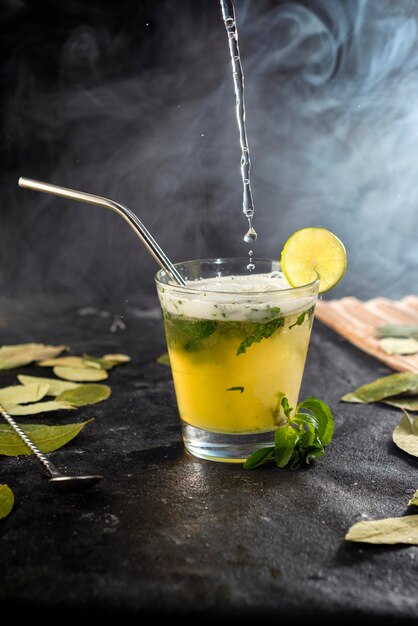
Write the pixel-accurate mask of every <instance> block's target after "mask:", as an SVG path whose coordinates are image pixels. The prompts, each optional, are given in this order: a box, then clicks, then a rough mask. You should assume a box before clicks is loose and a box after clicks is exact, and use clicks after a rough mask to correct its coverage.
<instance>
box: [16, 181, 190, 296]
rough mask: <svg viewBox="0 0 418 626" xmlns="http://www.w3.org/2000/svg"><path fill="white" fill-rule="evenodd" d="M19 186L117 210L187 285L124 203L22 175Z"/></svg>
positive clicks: (175, 277) (152, 251)
mask: <svg viewBox="0 0 418 626" xmlns="http://www.w3.org/2000/svg"><path fill="white" fill-rule="evenodd" d="M19 187H24V188H26V189H33V190H34V191H44V192H46V193H50V194H52V195H54V196H61V197H62V198H71V199H72V200H78V201H79V202H86V203H87V204H96V205H97V206H103V207H106V208H107V209H111V210H112V211H115V213H118V215H120V216H121V217H123V219H125V220H126V221H127V222H128V224H129V225H130V226H131V227H132V228H133V230H134V231H135V233H136V234H137V236H138V237H139V238H140V239H141V241H142V243H144V244H145V246H146V247H147V248H148V250H149V252H151V254H152V256H153V257H154V259H155V260H156V261H157V263H158V264H159V265H160V266H161V267H162V268H163V269H165V270H166V271H167V272H168V273H169V274H171V275H172V277H173V278H174V280H175V281H176V282H177V283H179V284H180V285H183V287H185V286H186V281H185V280H184V278H183V277H182V276H181V274H180V273H179V272H178V271H177V269H176V268H175V267H174V265H173V264H172V262H171V261H170V259H169V258H168V257H167V255H166V254H165V252H164V251H163V250H162V249H161V248H160V246H159V245H158V243H157V242H156V241H155V239H154V238H153V237H152V235H151V234H150V233H149V231H148V230H147V229H146V228H145V226H144V225H143V223H142V222H141V220H139V219H138V217H137V216H136V215H135V213H132V211H131V210H130V209H128V208H127V207H126V206H123V204H119V202H115V201H114V200H111V199H110V198H105V197H104V196H95V195H93V194H91V193H85V192H84V191H77V190H76V189H68V188H67V187H60V186H58V185H51V184H50V183H44V182H41V181H39V180H33V179H31V178H24V177H20V178H19Z"/></svg>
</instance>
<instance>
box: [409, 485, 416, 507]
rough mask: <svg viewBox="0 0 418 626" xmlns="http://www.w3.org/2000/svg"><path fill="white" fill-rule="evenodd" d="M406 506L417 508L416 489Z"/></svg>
mask: <svg viewBox="0 0 418 626" xmlns="http://www.w3.org/2000/svg"><path fill="white" fill-rule="evenodd" d="M408 506H418V489H417V491H416V492H415V493H414V495H413V496H412V498H411V499H410V501H409V502H408Z"/></svg>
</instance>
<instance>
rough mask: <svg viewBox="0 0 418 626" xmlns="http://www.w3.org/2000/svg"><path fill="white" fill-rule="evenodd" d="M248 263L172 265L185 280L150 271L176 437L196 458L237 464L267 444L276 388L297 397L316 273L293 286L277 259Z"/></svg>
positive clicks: (278, 394) (275, 421)
mask: <svg viewBox="0 0 418 626" xmlns="http://www.w3.org/2000/svg"><path fill="white" fill-rule="evenodd" d="M253 265H254V266H255V267H254V269H252V271H249V269H248V258H227V259H203V260H193V261H186V262H184V263H178V264H176V266H175V267H176V269H177V270H178V271H179V273H180V274H181V275H182V276H183V277H184V279H185V281H186V286H182V285H179V284H178V283H175V282H173V279H172V277H171V276H170V274H169V273H168V272H167V271H165V270H160V271H159V272H158V273H157V274H156V276H155V280H156V286H157V292H158V297H159V301H160V305H161V309H162V315H163V322H164V329H165V335H166V341H167V349H168V354H169V358H170V365H171V371H172V376H173V382H174V389H175V394H176V399H177V405H178V410H179V415H180V419H181V424H182V436H183V442H184V446H185V448H186V450H187V451H188V452H190V453H191V454H192V455H194V456H196V457H199V458H204V459H210V460H213V461H225V462H241V463H242V462H244V461H245V460H246V459H247V458H248V457H249V456H250V455H251V454H252V453H253V452H254V451H255V450H257V449H258V448H260V447H264V446H270V445H273V442H274V432H275V430H276V429H277V428H278V426H279V425H280V422H281V421H282V419H283V416H282V415H281V413H280V399H281V398H282V397H283V395H285V396H286V397H287V399H288V401H289V404H290V406H291V407H296V406H297V403H298V396H299V390H300V386H301V382H302V377H303V372H304V367H305V362H306V357H307V352H308V346H309V340H310V335H311V328H312V323H313V319H314V312H315V305H316V301H317V297H318V286H319V277H317V278H316V279H315V280H314V281H313V282H311V283H309V284H307V285H303V286H300V287H294V288H292V287H290V285H289V284H288V283H287V281H286V279H285V277H284V275H283V273H282V272H281V269H280V263H279V262H278V261H274V260H266V259H255V260H253ZM253 265H252V266H251V267H253Z"/></svg>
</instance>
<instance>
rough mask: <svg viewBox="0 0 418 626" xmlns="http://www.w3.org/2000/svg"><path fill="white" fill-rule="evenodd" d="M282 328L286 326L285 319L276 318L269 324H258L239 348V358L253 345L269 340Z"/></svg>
mask: <svg viewBox="0 0 418 626" xmlns="http://www.w3.org/2000/svg"><path fill="white" fill-rule="evenodd" d="M282 326H284V317H276V318H274V319H272V320H270V321H269V322H262V323H260V324H256V326H255V328H254V330H253V332H252V333H251V334H250V335H248V337H246V338H245V339H244V341H242V342H241V343H240V345H239V346H238V350H237V356H238V355H239V354H244V352H245V351H246V350H247V348H249V347H250V346H251V344H253V343H259V342H260V341H262V339H268V338H269V337H271V336H272V334H273V333H274V332H275V331H276V330H277V329H278V328H281V327H282Z"/></svg>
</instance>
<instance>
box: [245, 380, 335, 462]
mask: <svg viewBox="0 0 418 626" xmlns="http://www.w3.org/2000/svg"><path fill="white" fill-rule="evenodd" d="M277 399H278V401H277V404H276V407H275V408H274V409H273V416H274V419H275V421H276V423H278V424H279V427H278V428H277V430H276V431H275V434H274V446H273V447H272V448H261V449H260V450H257V451H256V452H254V453H253V454H252V455H250V456H249V457H248V459H247V460H246V461H245V463H244V465H243V467H244V469H252V468H254V467H259V466H260V465H264V464H265V463H267V461H271V460H274V462H275V463H276V465H277V467H279V468H284V467H289V468H290V469H292V470H295V469H298V468H300V467H301V466H302V465H310V464H311V463H312V462H313V461H314V460H315V459H317V458H319V457H321V456H323V455H324V454H325V447H326V446H327V445H329V444H330V443H331V440H332V437H333V434H334V418H333V415H332V412H331V410H330V408H329V406H328V405H327V404H326V403H325V402H323V401H322V400H320V399H319V398H307V399H306V400H304V401H303V402H300V403H299V404H298V406H297V407H296V411H295V414H294V415H292V411H293V409H292V408H291V407H290V404H289V401H288V399H287V397H286V395H285V394H284V393H282V392H279V393H278V394H277Z"/></svg>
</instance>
